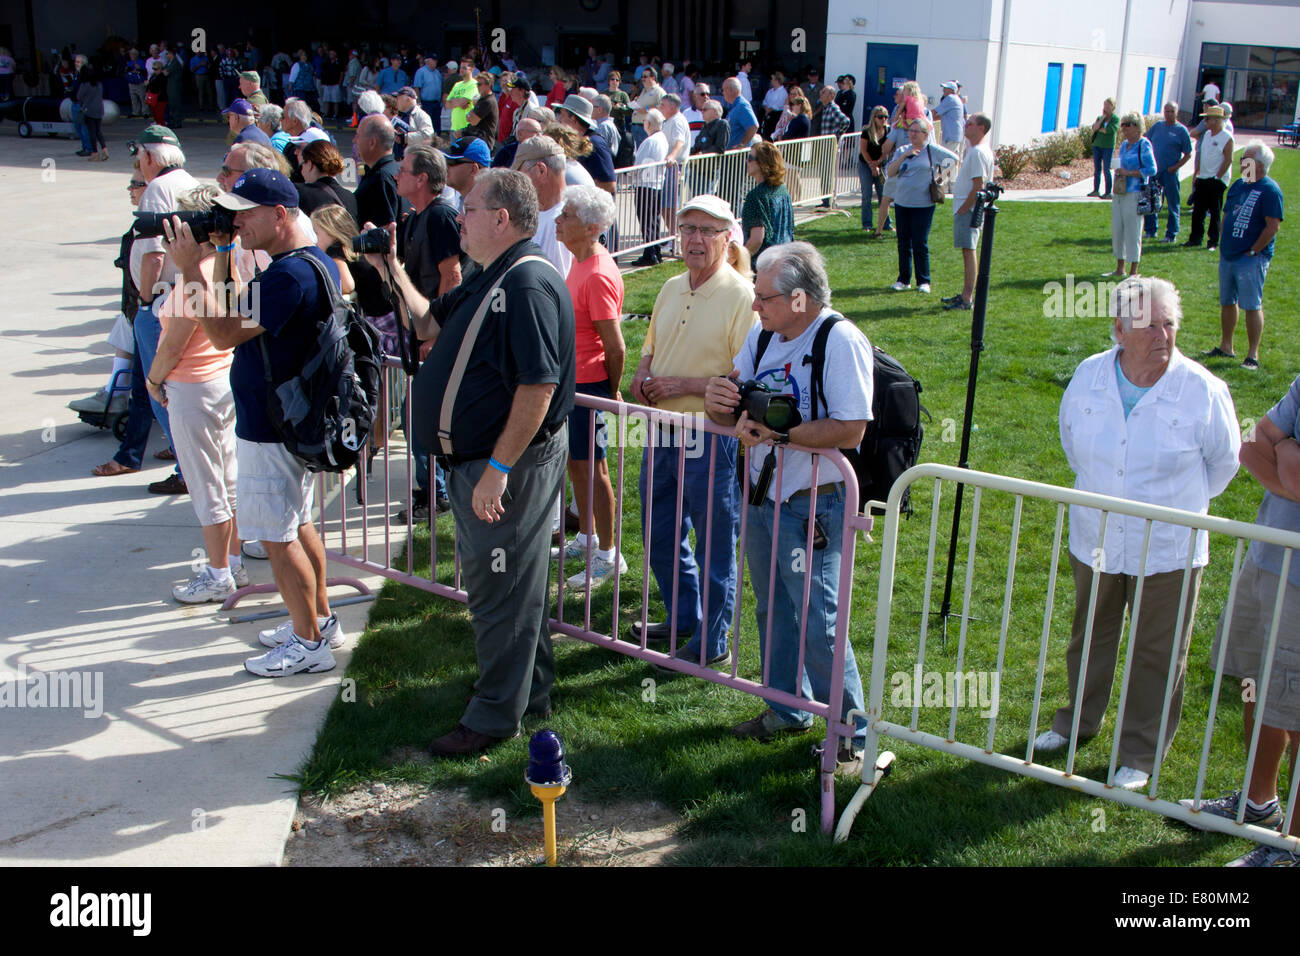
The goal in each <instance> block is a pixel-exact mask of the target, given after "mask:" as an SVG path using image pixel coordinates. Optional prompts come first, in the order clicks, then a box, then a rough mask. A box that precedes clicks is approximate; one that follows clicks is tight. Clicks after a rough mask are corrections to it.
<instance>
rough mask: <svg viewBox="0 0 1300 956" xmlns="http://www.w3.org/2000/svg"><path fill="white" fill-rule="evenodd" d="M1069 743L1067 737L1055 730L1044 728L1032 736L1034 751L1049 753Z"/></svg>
mask: <svg viewBox="0 0 1300 956" xmlns="http://www.w3.org/2000/svg"><path fill="white" fill-rule="evenodd" d="M1069 745H1070V738H1069V737H1062V736H1061V735H1060V734H1058V733H1057V732H1056V731H1055V730H1044V731H1043V732H1042V733H1041V734H1039V735H1038V736H1037V737H1035V738H1034V751H1035V752H1042V753H1051V752H1052V751H1053V750H1061V749H1062V748H1064V747H1068V746H1069Z"/></svg>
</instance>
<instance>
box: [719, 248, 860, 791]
mask: <svg viewBox="0 0 1300 956" xmlns="http://www.w3.org/2000/svg"><path fill="white" fill-rule="evenodd" d="M756 265H757V270H758V271H757V275H756V276H755V279H754V309H755V311H757V312H758V317H759V321H760V322H761V325H762V327H761V328H755V329H753V330H752V331H751V332H750V333H749V335H748V336H746V338H745V344H744V346H743V347H742V348H741V349H740V351H739V353H738V354H737V355H736V358H735V364H734V367H733V368H732V370H731V374H730V376H729V377H725V378H724V377H720V376H719V377H715V378H712V379H710V380H709V384H708V388H707V390H706V392H705V399H704V401H705V408H706V410H707V411H708V414H709V417H710V418H712V419H713V420H714V421H715V422H717V423H718V424H719V425H735V426H736V434H737V436H739V438H740V440H741V442H742V443H743V444H744V445H745V447H746V448H747V449H748V451H747V453H746V455H745V460H746V461H747V462H748V463H749V477H750V482H751V489H752V493H751V495H750V500H749V506H748V507H749V512H748V514H747V516H746V528H747V532H746V539H745V551H746V557H747V560H748V561H749V566H750V568H752V569H754V573H753V574H751V575H750V579H751V582H752V584H753V588H754V598H755V604H754V614H755V617H756V618H757V622H758V633H759V635H760V640H761V641H762V642H763V645H762V651H761V654H762V656H763V660H765V661H770V664H769V667H770V670H769V672H768V675H769V680H768V685H769V686H770V687H771V688H772V689H773V690H782V691H785V692H786V693H789V694H793V695H795V696H796V697H799V696H803V697H810V698H811V699H813V700H818V701H827V700H829V695H830V686H831V667H832V664H833V658H834V652H835V619H836V615H837V614H838V608H839V593H838V592H839V580H840V553H841V548H842V545H843V540H842V535H843V525H844V476H843V475H842V474H841V473H840V471H839V469H837V468H835V467H834V466H833V465H831V464H829V463H828V462H826V461H825V460H823V459H817V466H816V470H815V471H814V459H813V455H812V454H810V453H808V452H803V451H794V450H791V449H788V448H785V447H784V446H787V445H788V444H790V443H792V442H793V443H796V444H799V445H803V446H804V447H805V448H849V447H854V448H856V447H857V446H858V444H859V443H861V441H862V436H863V434H864V432H865V430H866V427H867V422H869V421H870V420H871V417H872V416H871V401H872V353H871V343H870V342H868V341H867V337H866V336H865V335H863V334H862V333H861V332H860V331H858V329H856V328H855V327H854V325H853V323H852V322H849V321H847V320H845V319H844V317H843V316H841V315H840V314H839V313H837V312H836V311H835V310H834V309H833V308H831V292H830V285H829V282H828V281H827V278H826V265H825V262H824V261H823V259H822V256H821V253H819V252H818V251H817V250H816V249H815V248H813V247H812V246H811V245H809V244H808V243H806V242H790V243H785V244H784V245H779V246H772V247H771V248H769V249H767V250H765V251H764V252H763V253H762V255H760V256H759V257H758V262H757V263H756ZM815 356H821V357H822V363H823V365H824V367H823V368H816V367H815V365H816V358H814V357H815ZM737 380H739V381H744V382H748V381H754V380H757V381H758V382H759V383H760V384H763V385H766V386H767V387H768V388H770V389H771V390H772V391H775V392H777V393H781V394H787V395H790V394H793V395H795V396H797V400H798V403H799V414H800V419H801V423H800V424H799V425H796V426H795V427H793V428H789V429H788V430H785V431H779V430H776V429H773V428H771V427H769V425H768V424H766V423H763V422H756V421H752V420H751V419H750V418H749V414H748V413H747V412H744V411H739V408H740V390H739V389H738V388H737V387H736V382H737ZM738 411H739V415H737V412H738ZM760 445H771V446H772V447H770V448H769V449H767V450H766V453H764V449H762V448H760V447H759V446H760ZM778 447H779V448H781V451H780V455H781V456H783V457H784V461H783V462H780V464H781V465H783V468H782V469H781V470H780V472H779V473H780V474H781V479H780V482H779V485H780V487H777V484H778V482H777V481H776V480H775V479H774V478H773V477H772V476H773V475H774V474H776V473H777V471H776V467H777V465H778V452H777V448H778ZM764 474H766V475H767V477H768V479H769V480H767V481H766V482H765V481H764V480H763V476H764ZM778 508H779V509H780V521H779V527H778V522H777V517H776V513H777V509H778ZM810 521H811V522H812V526H810V524H809V522H810ZM774 534H775V535H776V536H775V537H774ZM810 536H811V540H812V550H811V551H809V552H808V554H807V558H806V562H805V563H804V565H801V564H795V563H792V562H791V561H789V560H787V559H786V556H788V555H791V554H796V553H803V552H804V550H805V549H807V547H808V541H809V537H810ZM774 550H775V551H776V553H777V555H778V557H777V560H776V562H775V567H776V575H775V580H769V578H770V575H769V574H768V573H767V570H766V569H767V568H769V567H771V566H772V564H773V562H772V554H773V551H774ZM805 565H806V570H805ZM805 576H807V577H811V579H812V580H811V589H810V590H809V591H808V600H807V603H806V604H805V603H804V598H803V595H804V587H805V583H806V582H805ZM769 603H770V606H771V608H772V612H771V616H770V617H769V615H768V607H769ZM801 619H802V620H804V623H805V625H806V631H805V633H806V643H805V644H804V646H803V648H802V649H801V648H800V646H799V634H800V630H801V628H800V621H801ZM769 628H770V632H769ZM769 641H770V646H769V645H768V642H769ZM769 655H770V656H769ZM801 658H802V659H803V661H804V672H803V673H802V674H801V673H799V661H800V659H801ZM843 678H844V691H843V697H842V699H841V700H839V701H830V703H832V704H833V705H834V706H835V707H836V709H837V712H838V716H839V718H840V719H841V720H845V719H847V715H848V713H849V711H850V710H858V711H862V710H865V709H866V708H865V705H864V703H863V695H862V679H861V677H859V675H858V666H857V662H856V660H855V659H854V656H853V648H852V647H851V646H849V647H846V648H845V655H844V672H843ZM812 722H813V717H812V714H809V713H807V712H806V711H801V710H798V709H796V708H793V707H790V706H787V705H785V704H778V703H775V702H770V703H769V705H768V709H767V710H765V711H763V713H761V714H760V715H758V716H757V717H754V718H753V719H751V720H747V721H745V722H744V723H742V724H739V725H737V726H736V727H734V728H732V732H733V733H735V734H736V735H737V736H738V737H750V738H754V739H757V740H764V741H766V740H771V739H773V738H775V737H778V736H781V735H785V734H799V733H803V732H805V731H807V730H808V729H809V728H810V727H811V726H812ZM865 740H866V721H865V719H863V718H862V717H859V718H857V725H856V728H855V732H854V735H853V738H852V739H851V740H849V739H845V740H844V741H842V743H841V745H840V748H839V752H838V753H837V755H836V758H837V764H838V767H839V770H840V772H842V773H845V774H856V773H860V772H861V769H862V760H861V750H862V747H863V745H864V743H865Z"/></svg>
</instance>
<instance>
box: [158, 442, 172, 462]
mask: <svg viewBox="0 0 1300 956" xmlns="http://www.w3.org/2000/svg"><path fill="white" fill-rule="evenodd" d="M153 456H154V457H155V458H157V459H158V460H159V461H175V460H176V453H175V452H174V451H172V450H171V446H168V447H167V448H164V449H163V450H162V451H156V452H154V455H153Z"/></svg>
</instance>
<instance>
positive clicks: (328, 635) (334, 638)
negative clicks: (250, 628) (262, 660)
mask: <svg viewBox="0 0 1300 956" xmlns="http://www.w3.org/2000/svg"><path fill="white" fill-rule="evenodd" d="M320 636H321V637H322V638H323V639H324V640H325V641H327V642H328V643H329V646H330V647H335V648H337V647H342V646H343V645H344V644H346V643H347V642H348V636H347V635H346V634H344V633H343V625H341V624H340V623H339V616H338V615H337V614H331V615H330V619H329V620H328V621H326V622H325V624H324V626H322V627H321V629H320ZM292 637H293V618H287V619H285V621H284V622H283V623H282V624H280V625H279V626H278V627H273V628H270V629H269V630H265V631H259V632H258V634H257V639H258V640H259V641H261V642H262V646H263V647H279V646H280V645H282V644H283V643H284V642H285V641H288V640H289V639H291V638H292Z"/></svg>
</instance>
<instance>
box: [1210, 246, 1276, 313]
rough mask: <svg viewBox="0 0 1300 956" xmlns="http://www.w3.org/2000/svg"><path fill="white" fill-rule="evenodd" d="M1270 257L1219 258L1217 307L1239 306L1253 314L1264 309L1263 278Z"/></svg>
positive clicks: (1265, 274) (1266, 272)
mask: <svg viewBox="0 0 1300 956" xmlns="http://www.w3.org/2000/svg"><path fill="white" fill-rule="evenodd" d="M1271 258H1272V257H1271V256H1241V257H1239V258H1237V259H1225V258H1223V256H1222V255H1220V256H1219V305H1240V306H1241V307H1242V308H1243V309H1247V310H1249V311H1251V312H1254V311H1256V310H1258V309H1262V308H1263V307H1264V277H1265V276H1267V275H1268V263H1269V260H1270V259H1271Z"/></svg>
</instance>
